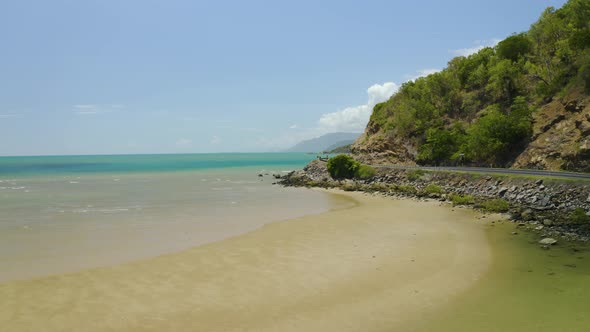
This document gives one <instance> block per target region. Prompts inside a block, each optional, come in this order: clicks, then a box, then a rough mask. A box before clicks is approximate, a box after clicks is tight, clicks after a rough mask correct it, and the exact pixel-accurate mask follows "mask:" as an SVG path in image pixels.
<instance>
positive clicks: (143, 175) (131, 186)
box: [0, 153, 338, 281]
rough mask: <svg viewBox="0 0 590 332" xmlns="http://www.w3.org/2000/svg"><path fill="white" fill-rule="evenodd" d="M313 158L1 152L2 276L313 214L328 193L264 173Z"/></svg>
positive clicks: (55, 269)
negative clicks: (290, 185) (286, 184)
mask: <svg viewBox="0 0 590 332" xmlns="http://www.w3.org/2000/svg"><path fill="white" fill-rule="evenodd" d="M314 157H315V156H313V155H307V154H300V153H293V154H277V153H275V154H192V155H134V156H58V157H2V158H0V281H3V280H12V279H26V278H32V277H37V276H44V275H49V274H56V273H63V272H69V271H76V270H80V269H85V268H92V267H97V266H104V265H111V264H117V263H124V262H128V261H132V260H137V259H142V258H147V257H153V256H157V255H160V254H164V253H170V252H175V251H179V250H183V249H186V248H189V247H192V246H195V245H199V244H203V243H207V242H212V241H216V240H220V239H223V238H226V237H228V236H234V235H237V234H241V233H244V232H247V231H250V230H253V229H255V228H258V227H261V226H262V225H264V224H266V223H269V222H273V221H278V220H285V219H291V218H295V217H299V216H303V215H306V214H315V213H321V212H323V211H326V210H328V209H329V208H331V207H335V206H336V205H337V204H338V203H337V202H334V201H333V197H332V196H330V195H326V194H324V193H321V192H316V191H307V190H305V189H296V188H283V187H281V186H276V185H272V183H273V182H275V181H276V180H275V179H274V178H273V177H272V174H274V173H284V172H288V171H290V170H293V169H299V168H301V167H303V166H304V165H305V164H306V163H307V162H308V161H309V160H311V159H313V158H314ZM259 174H262V175H263V176H262V177H260V176H259Z"/></svg>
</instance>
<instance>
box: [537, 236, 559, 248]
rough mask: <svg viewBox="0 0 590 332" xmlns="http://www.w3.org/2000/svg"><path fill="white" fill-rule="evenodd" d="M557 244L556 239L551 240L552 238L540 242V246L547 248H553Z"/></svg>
mask: <svg viewBox="0 0 590 332" xmlns="http://www.w3.org/2000/svg"><path fill="white" fill-rule="evenodd" d="M556 243H557V240H556V239H553V238H550V237H546V238H544V239H542V240H541V241H539V244H542V245H545V246H551V245H554V244H556Z"/></svg>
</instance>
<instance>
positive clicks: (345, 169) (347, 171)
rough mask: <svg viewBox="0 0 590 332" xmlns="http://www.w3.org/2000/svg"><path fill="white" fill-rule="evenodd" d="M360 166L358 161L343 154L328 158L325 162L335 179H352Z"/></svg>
mask: <svg viewBox="0 0 590 332" xmlns="http://www.w3.org/2000/svg"><path fill="white" fill-rule="evenodd" d="M360 166H361V164H360V163H359V162H358V161H356V160H354V158H352V157H351V156H347V155H345V154H340V155H337V156H336V157H333V158H330V159H329V160H328V164H327V168H328V172H329V173H330V175H331V176H332V177H333V178H334V179H337V180H340V179H352V178H353V177H354V175H355V174H356V171H357V170H358V168H359V167H360Z"/></svg>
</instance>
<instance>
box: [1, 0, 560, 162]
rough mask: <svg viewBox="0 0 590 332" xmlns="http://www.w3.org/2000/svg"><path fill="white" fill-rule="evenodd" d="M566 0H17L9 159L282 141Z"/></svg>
mask: <svg viewBox="0 0 590 332" xmlns="http://www.w3.org/2000/svg"><path fill="white" fill-rule="evenodd" d="M563 3H565V0H559V1H558V0H495V1H473V0H471V1H435V0H422V1H394V0H389V1H319V0H316V1H307V0H299V1H256V0H251V1H207V2H201V1H180V0H167V1H149V0H102V1H99V0H96V1H88V0H71V1H63V0H53V1H44V0H43V1H41V0H38V1H31V0H19V1H11V2H8V1H4V2H3V3H2V9H1V10H0V41H1V43H2V47H1V48H0V155H44V154H110V153H176V152H229V151H238V152H254V151H273V150H280V149H283V148H287V147H289V146H290V145H292V144H294V143H296V142H298V141H300V140H301V139H306V138H310V137H314V136H318V135H321V134H323V133H326V132H331V131H341V130H344V131H357V132H360V131H361V130H362V128H363V127H364V125H365V124H366V120H367V117H368V116H369V114H370V110H371V107H372V105H373V104H374V103H376V102H380V101H383V100H384V99H386V98H388V97H389V96H390V95H391V94H392V93H394V92H395V90H396V88H397V86H398V85H399V84H401V83H403V82H404V81H407V80H409V79H412V78H414V77H416V76H419V75H420V74H424V73H429V72H432V71H434V70H438V69H441V68H444V67H445V65H446V63H447V62H448V61H449V60H450V59H451V58H452V57H454V56H457V55H461V54H468V53H470V52H473V51H474V50H477V49H478V48H479V47H481V46H484V45H492V44H494V43H495V42H497V40H498V39H502V38H505V37H506V36H508V35H510V34H511V33H513V32H521V31H525V30H527V29H528V27H529V26H530V24H531V23H533V22H534V21H535V20H536V19H537V18H538V16H539V14H540V13H541V12H542V10H543V9H544V8H545V7H548V6H555V7H560V6H561V5H563Z"/></svg>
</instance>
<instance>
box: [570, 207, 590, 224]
mask: <svg viewBox="0 0 590 332" xmlns="http://www.w3.org/2000/svg"><path fill="white" fill-rule="evenodd" d="M569 220H570V222H571V223H573V224H586V223H590V216H589V215H587V214H586V210H584V209H582V208H576V209H575V210H574V211H572V213H571V214H570V217H569Z"/></svg>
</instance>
